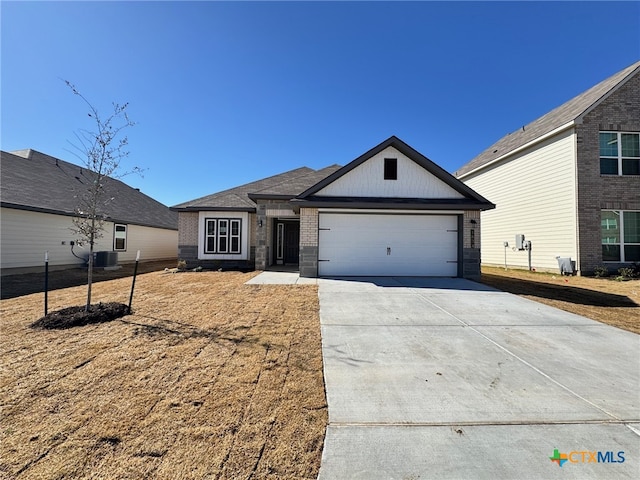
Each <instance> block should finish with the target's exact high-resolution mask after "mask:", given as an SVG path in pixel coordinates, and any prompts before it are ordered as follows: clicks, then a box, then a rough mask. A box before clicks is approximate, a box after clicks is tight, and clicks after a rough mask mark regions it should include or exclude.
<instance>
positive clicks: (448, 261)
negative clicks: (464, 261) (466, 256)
mask: <svg viewBox="0 0 640 480" xmlns="http://www.w3.org/2000/svg"><path fill="white" fill-rule="evenodd" d="M447 263H458V261H457V260H447Z"/></svg>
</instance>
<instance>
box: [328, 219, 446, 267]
mask: <svg viewBox="0 0 640 480" xmlns="http://www.w3.org/2000/svg"><path fill="white" fill-rule="evenodd" d="M319 227H320V231H319V256H318V258H319V263H318V270H319V274H320V275H324V276H328V275H395V276H401V275H407V276H416V275H420V276H422V275H426V276H456V275H457V260H458V259H457V255H458V247H457V245H458V233H457V217H456V216H455V215H378V214H376V215H367V214H334V213H321V214H320V224H319Z"/></svg>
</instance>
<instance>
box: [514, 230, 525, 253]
mask: <svg viewBox="0 0 640 480" xmlns="http://www.w3.org/2000/svg"><path fill="white" fill-rule="evenodd" d="M524 245H525V243H524V235H523V234H521V233H519V234H517V235H516V250H524V249H525V247H524Z"/></svg>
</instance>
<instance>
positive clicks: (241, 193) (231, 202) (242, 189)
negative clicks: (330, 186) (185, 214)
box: [171, 166, 339, 212]
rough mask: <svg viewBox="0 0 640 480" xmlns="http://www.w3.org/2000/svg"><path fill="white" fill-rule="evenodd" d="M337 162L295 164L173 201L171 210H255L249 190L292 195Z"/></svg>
mask: <svg viewBox="0 0 640 480" xmlns="http://www.w3.org/2000/svg"><path fill="white" fill-rule="evenodd" d="M338 168H339V166H333V167H327V168H324V169H322V170H313V169H312V168H309V167H301V168H296V169H295V170H290V171H288V172H284V173H280V174H278V175H274V176H272V177H268V178H264V179H262V180H257V181H255V182H250V183H246V184H244V185H240V186H239V187H234V188H231V189H229V190H224V191H222V192H217V193H213V194H211V195H207V196H205V197H201V198H197V199H195V200H190V201H188V202H184V203H180V204H178V205H174V206H173V207H171V208H172V210H177V211H180V210H182V211H188V210H206V209H211V210H236V211H238V210H239V211H250V212H251V211H255V208H256V204H255V202H254V201H253V200H252V199H251V197H253V195H252V194H256V197H259V198H269V197H280V196H288V197H294V196H296V195H297V194H299V193H300V192H302V191H304V190H305V189H306V188H308V187H309V186H311V185H313V184H314V183H316V182H317V181H318V177H320V178H324V177H326V176H327V175H329V174H330V173H332V172H333V171H334V170H337V169H338Z"/></svg>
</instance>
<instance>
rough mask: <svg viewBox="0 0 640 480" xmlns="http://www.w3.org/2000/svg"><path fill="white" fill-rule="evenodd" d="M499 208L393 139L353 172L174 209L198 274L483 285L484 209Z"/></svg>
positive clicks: (250, 189) (278, 182) (269, 182)
mask: <svg viewBox="0 0 640 480" xmlns="http://www.w3.org/2000/svg"><path fill="white" fill-rule="evenodd" d="M493 207H494V205H493V204H492V203H491V202H489V201H488V200H486V199H485V198H483V197H481V196H480V195H478V194H477V193H476V192H474V191H473V190H472V189H470V188H469V187H467V186H466V185H464V184H463V183H462V182H460V181H458V180H456V179H455V178H454V177H453V176H452V175H450V174H449V173H447V172H446V171H444V170H443V169H442V168H440V167H439V166H437V165H436V164H435V163H433V162H432V161H431V160H429V159H428V158H426V157H425V156H423V155H422V154H420V153H419V152H417V151H416V150H414V149H413V148H411V147H410V146H409V145H407V144H406V143H404V142H403V141H401V140H400V139H398V138H397V137H390V138H389V139H387V140H385V141H384V142H382V143H381V144H379V145H377V146H376V147H374V148H372V149H371V150H369V151H368V152H366V153H364V154H363V155H361V156H360V157H358V158H356V159H355V160H353V161H352V162H350V163H349V164H347V165H345V166H344V167H340V166H339V165H332V166H329V167H326V168H324V169H321V170H313V169H311V168H308V167H302V168H298V169H295V170H291V171H289V172H285V173H282V174H279V175H275V176H273V177H269V178H265V179H262V180H258V181H255V182H252V183H249V184H246V185H242V186H240V187H236V188H232V189H229V190H225V191H223V192H218V193H215V194H212V195H208V196H206V197H202V198H199V199H196V200H192V201H189V202H185V203H182V204H179V205H175V206H174V207H172V209H173V210H175V211H177V212H178V214H179V241H178V244H179V245H178V248H179V257H180V258H181V259H184V260H186V261H187V263H188V266H189V267H193V266H203V267H205V268H246V269H253V268H255V269H258V270H265V269H269V268H271V267H274V266H279V265H290V266H293V267H294V268H299V271H300V275H301V276H304V277H318V276H336V275H376V276H400V275H402V276H407V275H411V276H414V275H425V276H450V277H456V276H458V277H467V278H477V277H478V276H479V274H480V256H479V253H480V250H479V247H480V245H479V238H480V211H481V210H485V209H490V208H493Z"/></svg>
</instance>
